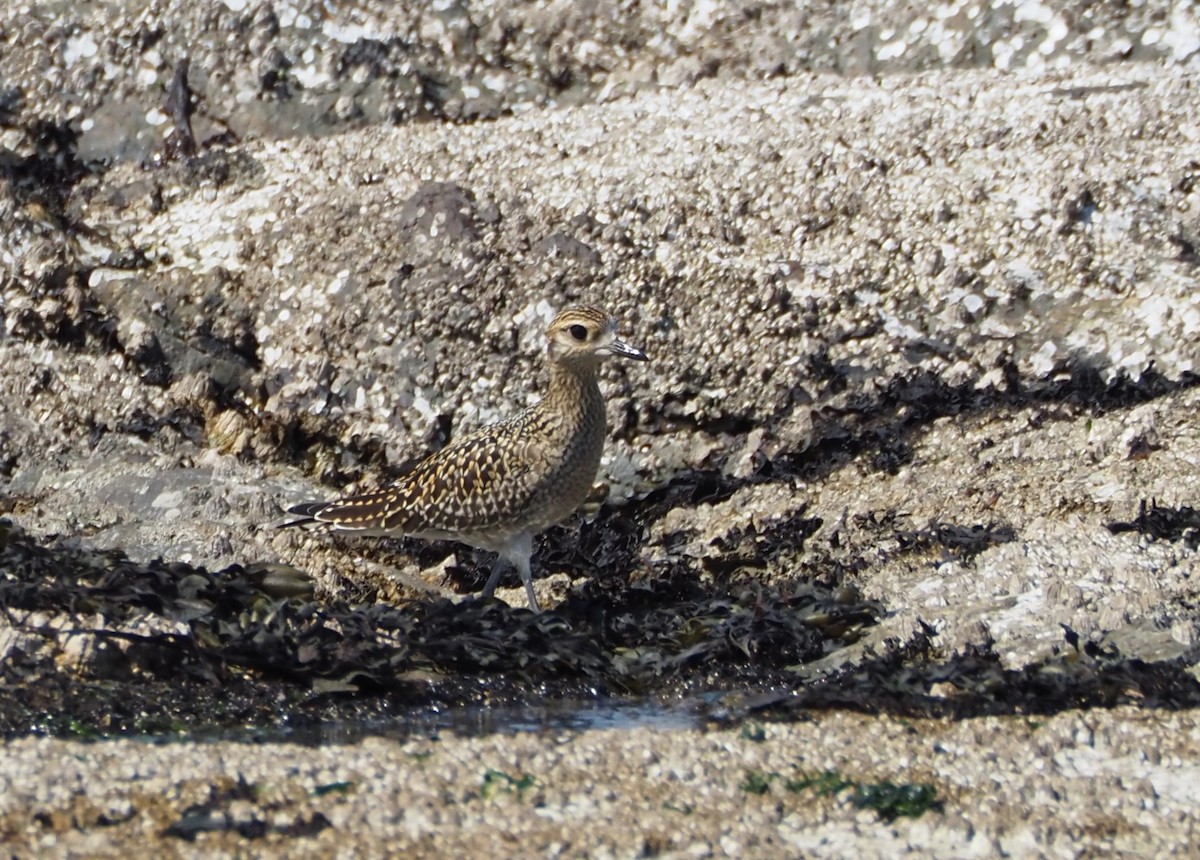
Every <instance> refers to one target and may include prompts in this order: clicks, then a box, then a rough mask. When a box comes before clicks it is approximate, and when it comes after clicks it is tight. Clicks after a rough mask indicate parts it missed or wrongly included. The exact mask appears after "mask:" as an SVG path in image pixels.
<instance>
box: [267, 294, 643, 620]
mask: <svg viewBox="0 0 1200 860" xmlns="http://www.w3.org/2000/svg"><path fill="white" fill-rule="evenodd" d="M615 329H616V323H615V321H614V320H613V319H612V318H611V317H610V316H609V315H608V314H606V313H605V312H604V311H602V310H599V309H598V308H594V307H574V308H569V309H567V310H564V311H562V312H561V313H560V314H558V316H556V317H555V318H554V319H553V321H551V323H550V326H549V327H548V328H547V329H546V340H547V349H546V357H547V365H548V367H549V372H550V386H549V390H548V391H547V393H546V396H545V398H544V399H543V400H542V401H541V402H539V403H538V404H536V405H535V406H532V407H530V408H528V409H526V410H525V411H524V412H521V413H520V414H518V415H516V416H514V417H512V418H510V419H509V420H507V421H502V422H500V423H498V424H493V425H490V426H488V427H484V428H482V429H480V430H476V431H475V432H473V433H468V434H467V435H465V436H463V437H462V438H460V439H455V440H452V441H451V442H450V444H448V445H447V446H446V447H445V448H443V449H442V450H440V451H438V452H437V453H435V454H432V455H430V456H429V457H426V458H425V459H424V460H422V461H421V462H420V463H418V464H417V465H416V466H415V467H414V468H413V469H412V471H410V472H409V473H408V474H406V475H405V476H404V477H402V478H401V479H400V480H399V481H398V482H396V483H395V484H394V485H393V486H391V487H390V488H388V489H385V490H379V491H377V492H372V493H365V494H363V495H356V496H347V497H345V498H341V499H337V500H335V501H331V502H305V503H304V504H300V505H296V506H294V507H291V508H288V513H290V514H297V515H299V516H300V517H301V519H299V520H296V521H294V522H290V523H287V524H286V525H288V526H293V525H302V524H305V523H311V522H317V523H322V524H325V525H328V526H329V527H331V528H332V529H333V530H334V531H337V532H345V533H353V534H363V535H392V536H401V535H404V536H408V537H417V538H425V539H429V540H435V539H448V540H456V541H459V542H461V543H465V544H468V545H470V546H474V547H478V548H480V549H484V550H490V551H492V552H495V553H497V554H498V557H497V559H496V563H495V565H494V566H493V568H492V571H491V574H490V575H489V576H488V579H487V584H486V585H484V587H483V596H484V597H491V596H492V594H493V593H494V592H495V590H496V584H497V583H498V582H499V581H500V575H501V574H502V573H503V572H504V564H505V562H508V563H509V564H511V565H512V566H513V567H515V568H516V569H517V573H518V574H520V576H521V581H522V582H524V583H525V593H526V594H527V595H528V597H529V606H530V608H531V609H533V610H534V611H535V612H537V611H539V607H538V603H537V596H536V595H535V594H534V591H533V577H532V574H531V572H530V564H529V562H530V557H531V556H532V555H533V536H534V535H536V534H537V533H538V532H540V531H542V530H543V529H545V528H547V527H549V526H551V525H553V524H554V523H557V522H559V521H561V520H563V519H565V518H566V517H568V516H570V514H571V513H573V512H574V511H575V509H576V508H578V507H579V505H580V504H582V503H583V501H584V499H586V498H587V496H588V493H589V492H590V490H591V488H592V483H593V481H594V480H595V478H596V471H597V469H598V468H599V466H600V454H601V452H602V450H603V448H604V437H605V435H606V428H605V414H604V399H603V397H602V396H601V394H600V386H599V385H598V384H597V381H596V377H597V372H598V371H599V369H600V363H601V362H602V361H603V360H604V359H605V358H606V357H608V356H610V355H616V356H620V357H622V358H631V359H634V360H636V361H646V360H647V359H646V355H645V354H644V353H643V352H641V351H640V350H637V349H634V348H633V347H631V346H629V345H628V344H625V343H623V342H622V341H620V340H618V339H617V337H616V333H615Z"/></svg>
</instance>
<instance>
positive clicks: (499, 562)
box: [483, 532, 542, 612]
mask: <svg viewBox="0 0 1200 860" xmlns="http://www.w3.org/2000/svg"><path fill="white" fill-rule="evenodd" d="M532 557H533V535H531V534H528V533H526V532H521V533H520V534H517V535H514V536H513V537H511V538H509V540H508V542H507V543H506V544H505V545H504V546H503V547H502V548H501V550H500V557H499V558H498V559H496V567H494V568H492V575H491V576H489V577H488V581H487V585H485V586H484V587H483V596H484V597H491V596H492V593H493V592H494V591H495V590H496V583H497V582H499V581H500V571H501V570H503V569H504V562H506V561H507V562H508V563H509V564H511V565H512V566H513V567H515V568H516V569H517V573H519V574H520V575H521V582H523V583H525V594H526V595H527V596H528V597H529V608H530V609H532V610H533V611H534V612H541V611H542V610H541V607H539V606H538V602H537V595H536V594H534V593H533V571H532V570H530V567H529V560H530V559H531V558H532Z"/></svg>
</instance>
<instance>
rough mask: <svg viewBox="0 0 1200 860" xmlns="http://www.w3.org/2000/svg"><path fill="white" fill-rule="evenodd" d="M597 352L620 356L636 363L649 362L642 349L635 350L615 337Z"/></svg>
mask: <svg viewBox="0 0 1200 860" xmlns="http://www.w3.org/2000/svg"><path fill="white" fill-rule="evenodd" d="M596 351H597V352H607V353H611V354H612V355H619V356H620V357H621V358H632V359H633V360H634V361H649V360H650V359H649V358H647V357H646V353H644V352H642V351H641V350H640V349H634V348H633V347H632V346H630V345H629V344H627V343H625V342H624V341H620V340H617V339H616V338H615V337H614V338H613V339H612V340H610V341H609V342H608V343H606V344H604V346H602V347H600V348H599V349H598V350H596Z"/></svg>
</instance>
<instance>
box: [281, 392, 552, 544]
mask: <svg viewBox="0 0 1200 860" xmlns="http://www.w3.org/2000/svg"><path fill="white" fill-rule="evenodd" d="M530 421H531V417H530V416H528V415H526V414H522V415H519V416H517V417H516V418H514V419H512V420H510V421H506V422H504V423H502V424H497V425H493V426H491V427H485V428H483V429H481V430H477V431H475V432H474V433H470V434H467V435H466V436H463V437H462V438H461V439H459V440H456V441H454V442H452V443H451V444H449V445H447V446H446V447H445V448H443V449H442V450H441V451H438V452H437V453H435V454H432V455H430V456H429V457H426V458H425V459H424V460H422V461H421V462H420V463H418V464H417V465H416V466H415V467H414V468H413V470H412V471H411V472H409V473H408V474H407V475H405V476H404V477H402V478H401V479H400V480H399V481H397V482H396V483H395V484H394V485H393V486H391V487H389V488H387V489H383V490H377V491H375V492H371V493H364V494H362V495H357V496H347V497H345V498H342V499H338V500H336V501H333V502H328V503H306V504H302V505H297V506H295V507H294V508H291V509H289V513H295V514H298V515H300V516H303V517H310V518H312V519H314V520H317V521H318V522H322V523H328V524H330V525H333V526H335V527H336V528H337V529H338V530H341V531H363V532H392V533H397V534H410V535H419V534H422V533H440V532H448V533H454V532H469V531H471V530H474V529H486V528H489V527H491V526H494V525H497V524H501V523H509V522H512V521H513V520H514V519H516V518H519V517H520V515H521V513H522V512H523V511H524V510H526V509H527V507H528V506H529V504H530V501H531V499H532V498H533V497H534V495H535V494H536V493H538V492H539V491H540V489H541V486H542V480H543V477H544V474H545V472H546V469H545V467H544V457H542V456H540V455H539V450H538V449H539V447H540V446H538V445H537V443H536V438H537V434H536V433H535V432H530V431H531V429H532V428H531V427H530V426H529V425H530Z"/></svg>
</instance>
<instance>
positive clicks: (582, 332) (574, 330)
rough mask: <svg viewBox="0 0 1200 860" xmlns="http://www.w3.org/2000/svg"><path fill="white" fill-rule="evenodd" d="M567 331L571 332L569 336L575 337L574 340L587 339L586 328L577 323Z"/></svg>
mask: <svg viewBox="0 0 1200 860" xmlns="http://www.w3.org/2000/svg"><path fill="white" fill-rule="evenodd" d="M567 331H569V332H570V333H571V337H573V338H575V340H580V341H582V340H587V328H586V327H584V326H581V325H580V324H579V323H575V325H573V326H571V327H570V328H568V329H567Z"/></svg>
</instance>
